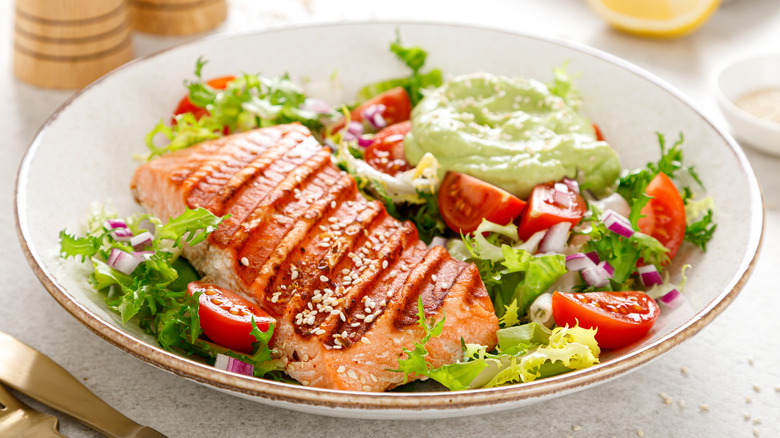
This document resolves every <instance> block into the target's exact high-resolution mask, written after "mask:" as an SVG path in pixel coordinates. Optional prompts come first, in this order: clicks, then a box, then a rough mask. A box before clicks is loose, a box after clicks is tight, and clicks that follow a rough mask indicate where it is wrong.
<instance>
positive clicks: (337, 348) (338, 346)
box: [333, 345, 341, 350]
mask: <svg viewBox="0 0 780 438" xmlns="http://www.w3.org/2000/svg"><path fill="white" fill-rule="evenodd" d="M333 349H334V350H341V345H334V346H333Z"/></svg>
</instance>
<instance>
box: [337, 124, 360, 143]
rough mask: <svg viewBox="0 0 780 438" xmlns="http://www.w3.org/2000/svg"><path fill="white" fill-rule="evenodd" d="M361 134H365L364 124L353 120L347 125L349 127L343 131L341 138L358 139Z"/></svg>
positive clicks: (347, 139)
mask: <svg viewBox="0 0 780 438" xmlns="http://www.w3.org/2000/svg"><path fill="white" fill-rule="evenodd" d="M361 135H363V124H362V123H360V122H355V121H351V122H349V125H347V129H345V130H344V131H343V132H342V134H341V138H342V139H344V140H346V141H351V140H355V139H357V138H358V137H359V136H361Z"/></svg>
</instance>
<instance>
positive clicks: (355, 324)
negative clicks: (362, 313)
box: [349, 322, 360, 327]
mask: <svg viewBox="0 0 780 438" xmlns="http://www.w3.org/2000/svg"><path fill="white" fill-rule="evenodd" d="M349 326H350V327H359V326H360V323H359V322H353V323H352V324H350V325H349Z"/></svg>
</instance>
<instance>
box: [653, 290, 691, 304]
mask: <svg viewBox="0 0 780 438" xmlns="http://www.w3.org/2000/svg"><path fill="white" fill-rule="evenodd" d="M658 301H660V302H661V303H662V304H664V305H665V306H667V307H671V308H675V307H677V306H679V305H680V304H682V303H683V302H684V301H685V297H683V296H682V294H681V293H680V292H678V291H677V289H672V290H670V291H669V292H667V293H666V295H664V296H662V297H661V298H659V299H658Z"/></svg>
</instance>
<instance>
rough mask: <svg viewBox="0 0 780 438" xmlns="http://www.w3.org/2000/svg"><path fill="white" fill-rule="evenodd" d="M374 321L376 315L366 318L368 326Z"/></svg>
mask: <svg viewBox="0 0 780 438" xmlns="http://www.w3.org/2000/svg"><path fill="white" fill-rule="evenodd" d="M373 320H374V315H368V316H366V319H365V322H366V324H368V323H370V322H371V321H373Z"/></svg>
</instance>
